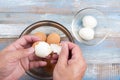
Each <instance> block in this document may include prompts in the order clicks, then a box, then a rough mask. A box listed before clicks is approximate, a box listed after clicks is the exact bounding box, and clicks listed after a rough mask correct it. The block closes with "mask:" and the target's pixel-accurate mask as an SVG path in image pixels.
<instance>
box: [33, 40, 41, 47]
mask: <svg viewBox="0 0 120 80" xmlns="http://www.w3.org/2000/svg"><path fill="white" fill-rule="evenodd" d="M39 42H40V41H37V42H34V43H33V45H32V47H33V48H35V46H36V45H38V44H39Z"/></svg>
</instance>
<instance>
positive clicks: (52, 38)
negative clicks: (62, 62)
mask: <svg viewBox="0 0 120 80" xmlns="http://www.w3.org/2000/svg"><path fill="white" fill-rule="evenodd" d="M47 43H49V44H59V43H60V35H59V34H57V33H51V34H49V35H48V37H47Z"/></svg>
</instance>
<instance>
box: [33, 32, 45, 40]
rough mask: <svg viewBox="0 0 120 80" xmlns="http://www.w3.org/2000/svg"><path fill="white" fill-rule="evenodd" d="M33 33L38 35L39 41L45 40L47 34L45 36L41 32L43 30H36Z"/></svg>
mask: <svg viewBox="0 0 120 80" xmlns="http://www.w3.org/2000/svg"><path fill="white" fill-rule="evenodd" d="M34 35H35V36H37V37H39V38H40V40H41V41H46V38H47V36H46V34H45V33H43V32H36V33H35V34H34Z"/></svg>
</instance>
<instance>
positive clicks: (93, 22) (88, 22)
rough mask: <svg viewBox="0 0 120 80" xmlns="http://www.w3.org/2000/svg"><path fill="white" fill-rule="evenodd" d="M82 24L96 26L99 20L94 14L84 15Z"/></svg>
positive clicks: (88, 26) (89, 26)
mask: <svg viewBox="0 0 120 80" xmlns="http://www.w3.org/2000/svg"><path fill="white" fill-rule="evenodd" d="M82 24H83V26H84V27H87V28H95V27H96V26H97V20H96V18H95V17H93V16H84V17H83V19H82Z"/></svg>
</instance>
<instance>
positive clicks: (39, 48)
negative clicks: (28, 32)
mask: <svg viewBox="0 0 120 80" xmlns="http://www.w3.org/2000/svg"><path fill="white" fill-rule="evenodd" d="M34 44H35V43H34ZM34 48H35V54H36V56H38V57H42V58H45V57H47V56H48V55H49V54H51V52H52V49H51V47H50V45H49V44H48V43H46V42H41V41H40V42H37V43H36V45H35V47H34Z"/></svg>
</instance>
